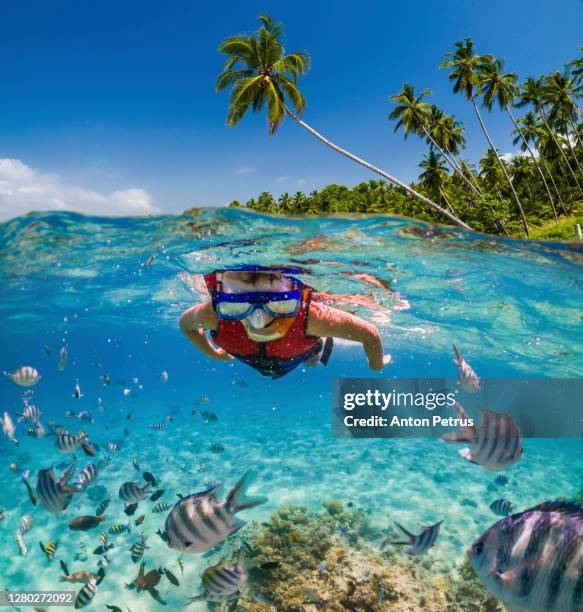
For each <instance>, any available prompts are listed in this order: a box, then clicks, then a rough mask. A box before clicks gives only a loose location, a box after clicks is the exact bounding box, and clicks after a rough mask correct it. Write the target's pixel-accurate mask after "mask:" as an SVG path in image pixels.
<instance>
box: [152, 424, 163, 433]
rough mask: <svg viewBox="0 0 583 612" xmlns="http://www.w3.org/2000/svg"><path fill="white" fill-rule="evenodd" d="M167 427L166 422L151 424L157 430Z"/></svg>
mask: <svg viewBox="0 0 583 612" xmlns="http://www.w3.org/2000/svg"><path fill="white" fill-rule="evenodd" d="M165 427H166V423H156V424H155V425H150V429H155V430H156V431H162V430H163V429H164V428H165Z"/></svg>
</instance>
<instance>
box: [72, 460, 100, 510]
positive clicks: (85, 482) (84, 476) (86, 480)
mask: <svg viewBox="0 0 583 612" xmlns="http://www.w3.org/2000/svg"><path fill="white" fill-rule="evenodd" d="M96 478H97V468H96V467H95V466H94V465H93V463H90V464H89V465H86V466H85V467H84V468H83V469H82V470H81V473H80V474H79V476H78V478H77V483H76V485H75V486H76V488H77V489H78V490H79V491H83V489H86V488H87V487H88V486H89V485H90V484H91V483H92V482H93V481H94V480H95V479H96ZM98 514H100V513H99V512H98Z"/></svg>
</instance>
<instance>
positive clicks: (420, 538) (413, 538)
mask: <svg viewBox="0 0 583 612" xmlns="http://www.w3.org/2000/svg"><path fill="white" fill-rule="evenodd" d="M442 522H443V521H439V523H435V525H430V526H428V527H423V528H422V529H421V533H420V534H419V535H414V534H412V533H411V532H410V531H407V530H406V529H405V528H404V527H402V526H401V525H399V524H398V523H397V527H398V528H399V529H400V530H401V531H402V532H403V533H404V534H405V536H406V539H405V540H398V541H396V542H391V543H392V544H395V545H398V546H402V545H404V546H409V550H407V551H405V552H407V553H408V554H410V555H416V556H420V555H423V554H424V553H426V552H427V551H428V550H429V549H430V548H431V547H432V546H433V545H434V544H435V540H436V539H437V535H438V534H439V528H440V527H441V523H442Z"/></svg>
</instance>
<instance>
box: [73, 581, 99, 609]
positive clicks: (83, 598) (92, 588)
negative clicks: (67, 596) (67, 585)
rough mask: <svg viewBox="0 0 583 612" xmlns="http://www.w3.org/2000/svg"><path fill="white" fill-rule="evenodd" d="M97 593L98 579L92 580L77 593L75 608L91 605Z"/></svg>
mask: <svg viewBox="0 0 583 612" xmlns="http://www.w3.org/2000/svg"><path fill="white" fill-rule="evenodd" d="M96 591H97V579H96V578H91V579H90V580H89V582H88V583H87V584H86V585H85V586H84V587H83V588H82V589H81V590H80V591H79V592H78V593H77V597H76V599H75V608H76V609H78V608H84V607H85V606H87V605H89V604H90V603H91V601H92V600H93V598H94V597H95V592H96Z"/></svg>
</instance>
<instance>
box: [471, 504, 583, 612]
mask: <svg viewBox="0 0 583 612" xmlns="http://www.w3.org/2000/svg"><path fill="white" fill-rule="evenodd" d="M468 556H469V560H470V563H471V565H472V567H473V568H474V570H475V572H476V574H477V575H478V577H479V578H480V580H481V581H482V583H483V584H484V586H485V587H486V588H487V589H488V590H489V591H490V592H491V593H492V594H493V595H494V596H495V597H496V598H498V599H499V600H500V601H501V602H502V603H504V604H505V605H506V607H507V608H508V609H512V610H528V611H529V612H547V611H555V612H580V611H581V610H583V508H582V507H581V506H577V505H576V504H572V503H569V502H555V501H551V502H545V503H543V504H540V505H538V506H535V507H534V508H531V509H530V510H526V511H525V512H521V513H520V514H514V515H512V516H509V517H506V518H504V519H501V520H500V521H498V522H497V523H496V524H494V525H493V526H492V527H490V528H489V529H488V530H487V531H486V532H485V533H484V534H483V535H482V536H481V537H480V538H478V539H477V540H476V541H475V542H474V543H473V544H472V546H471V547H470V548H469V550H468Z"/></svg>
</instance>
